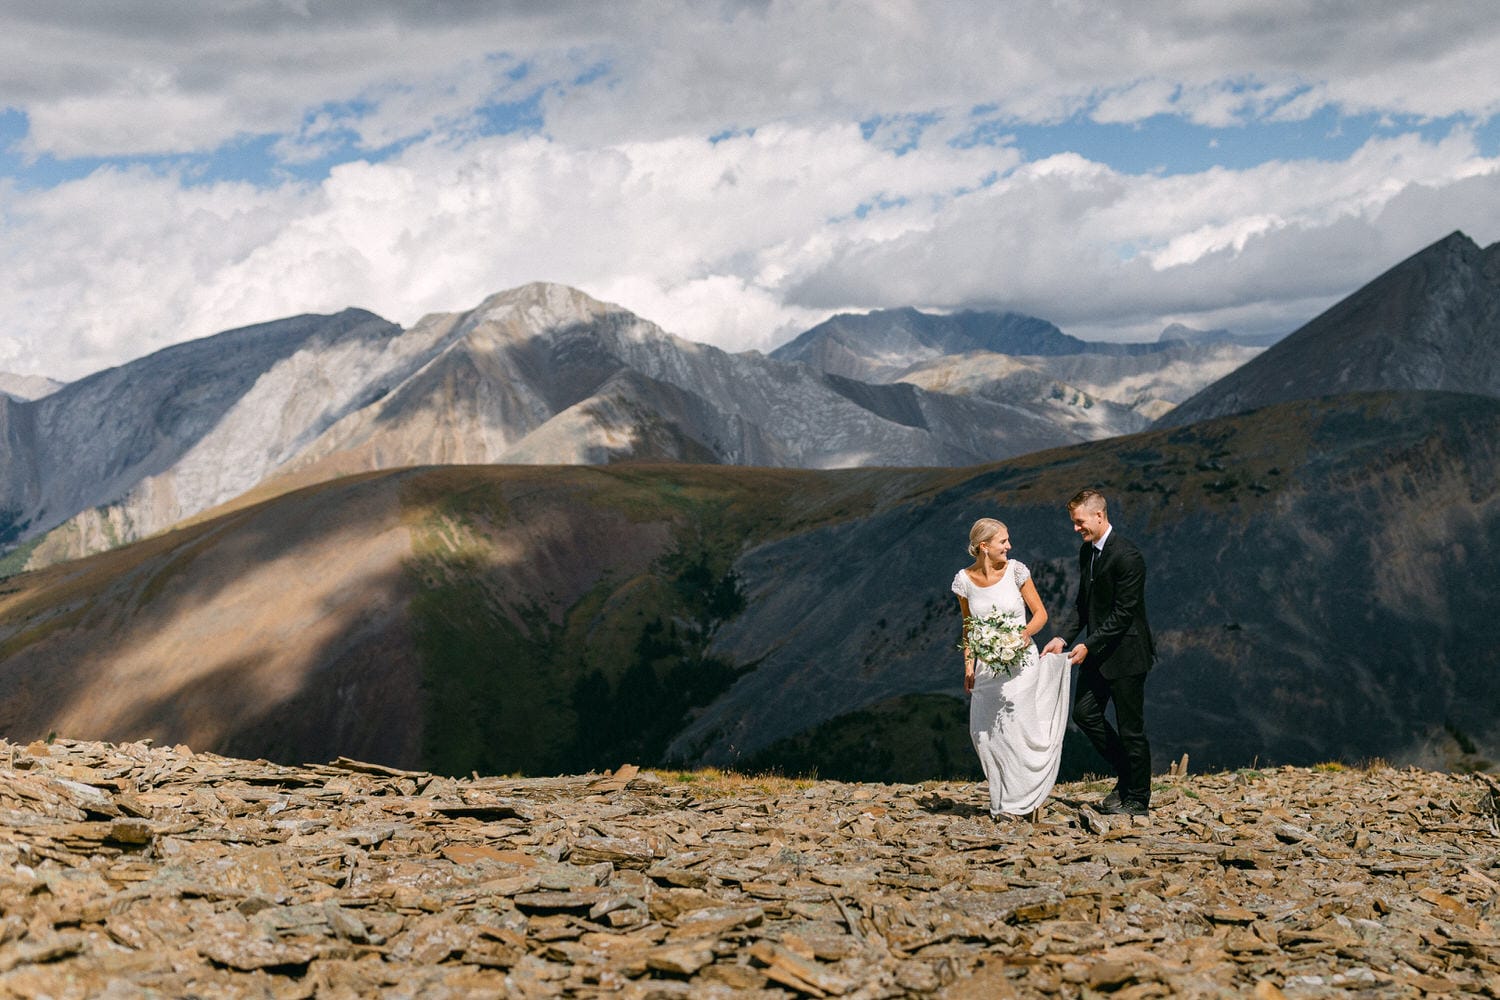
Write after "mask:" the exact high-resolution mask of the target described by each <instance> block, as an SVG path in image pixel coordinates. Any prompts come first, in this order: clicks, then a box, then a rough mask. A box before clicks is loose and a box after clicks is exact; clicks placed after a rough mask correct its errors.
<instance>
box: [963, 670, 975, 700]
mask: <svg viewBox="0 0 1500 1000" xmlns="http://www.w3.org/2000/svg"><path fill="white" fill-rule="evenodd" d="M973 693H974V668H973V667H968V668H967V669H965V670H964V694H973Z"/></svg>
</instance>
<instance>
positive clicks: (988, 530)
mask: <svg viewBox="0 0 1500 1000" xmlns="http://www.w3.org/2000/svg"><path fill="white" fill-rule="evenodd" d="M1004 530H1005V525H1003V524H1001V523H1000V522H999V521H997V520H995V519H994V518H993V517H981V518H980V519H979V520H977V521H975V522H974V527H972V528H970V529H969V555H971V556H974V557H975V558H978V556H979V543H980V542H987V541H989V540H990V539H991V538H994V537H995V536H996V535H997V534H999V533H1000V532H1002V531H1004Z"/></svg>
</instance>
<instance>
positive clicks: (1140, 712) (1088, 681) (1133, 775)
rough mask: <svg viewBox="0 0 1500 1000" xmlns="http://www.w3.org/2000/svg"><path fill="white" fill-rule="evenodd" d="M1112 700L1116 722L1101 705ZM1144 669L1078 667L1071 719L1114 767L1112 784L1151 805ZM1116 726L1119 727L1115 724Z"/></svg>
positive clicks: (1128, 798)
mask: <svg viewBox="0 0 1500 1000" xmlns="http://www.w3.org/2000/svg"><path fill="white" fill-rule="evenodd" d="M1110 702H1114V706H1115V725H1114V726H1111V725H1110V724H1109V720H1108V719H1107V718H1105V715H1104V709H1105V708H1106V707H1107V706H1108V705H1109V703H1110ZM1145 713H1146V675H1145V674H1144V673H1140V674H1131V675H1130V676H1128V677H1116V678H1115V679H1113V680H1109V679H1107V678H1105V676H1104V675H1103V674H1101V673H1100V672H1099V671H1098V670H1091V669H1089V668H1088V667H1087V666H1085V667H1084V668H1083V669H1082V670H1080V671H1079V672H1078V691H1077V694H1076V695H1075V696H1074V698H1073V723H1074V724H1075V725H1077V726H1078V728H1079V729H1080V730H1082V731H1083V735H1085V736H1087V737H1088V738H1089V742H1090V743H1092V744H1093V745H1094V749H1095V750H1097V751H1099V756H1101V757H1103V758H1104V760H1105V763H1107V764H1109V766H1110V767H1112V768H1113V769H1114V772H1115V774H1116V776H1117V777H1118V779H1119V780H1118V781H1117V783H1116V785H1115V790H1116V791H1117V792H1119V794H1120V798H1121V799H1122V800H1123V801H1126V802H1135V803H1138V804H1140V805H1142V806H1150V805H1151V744H1150V743H1149V742H1148V741H1147V739H1146V714H1145ZM1116 727H1118V728H1116Z"/></svg>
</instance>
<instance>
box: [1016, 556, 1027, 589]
mask: <svg viewBox="0 0 1500 1000" xmlns="http://www.w3.org/2000/svg"><path fill="white" fill-rule="evenodd" d="M1011 562H1013V563H1015V564H1016V586H1017V587H1020V586H1024V585H1025V583H1026V581H1027V580H1030V579H1031V570H1029V569H1027V568H1026V564H1025V563H1023V562H1021V561H1020V560H1019V559H1012V560H1011Z"/></svg>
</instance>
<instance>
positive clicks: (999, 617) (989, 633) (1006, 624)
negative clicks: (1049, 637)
mask: <svg viewBox="0 0 1500 1000" xmlns="http://www.w3.org/2000/svg"><path fill="white" fill-rule="evenodd" d="M1025 630H1026V624H1025V622H1023V621H1022V620H1021V617H1020V616H1019V615H1012V614H1004V613H1002V612H999V611H992V612H990V613H989V614H988V615H984V616H983V617H975V616H970V617H968V618H965V619H964V641H963V642H961V643H959V648H961V649H964V650H966V651H967V652H970V653H972V654H973V655H974V658H975V659H976V660H978V661H979V662H980V663H981V664H983V665H984V666H985V668H986V669H987V670H988V671H989V673H990V674H991V675H994V674H996V673H998V672H999V671H1000V670H1004V671H1005V672H1006V673H1007V674H1009V673H1010V672H1011V671H1010V668H1011V665H1012V664H1014V663H1017V662H1018V661H1020V659H1021V658H1022V652H1023V650H1025V648H1026V646H1027V645H1028V643H1029V642H1030V640H1028V639H1027V638H1026V635H1025Z"/></svg>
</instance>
